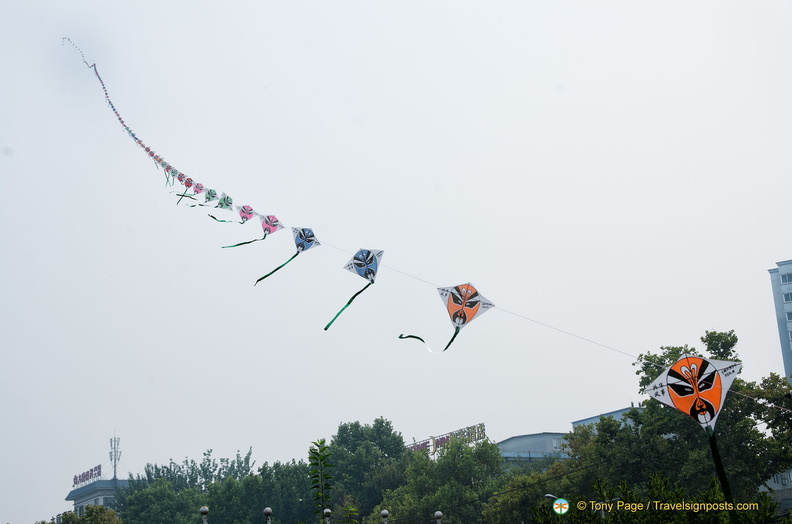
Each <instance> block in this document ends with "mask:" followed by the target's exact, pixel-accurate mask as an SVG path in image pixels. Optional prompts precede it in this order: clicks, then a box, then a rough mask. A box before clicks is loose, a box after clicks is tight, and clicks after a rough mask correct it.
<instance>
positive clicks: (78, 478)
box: [72, 464, 102, 488]
mask: <svg viewBox="0 0 792 524" xmlns="http://www.w3.org/2000/svg"><path fill="white" fill-rule="evenodd" d="M101 477H102V465H101V464H99V465H98V466H94V467H92V468H91V469H89V470H88V471H86V472H84V473H80V474H79V475H75V476H74V479H72V487H73V488H76V487H77V486H82V485H83V484H87V483H88V482H92V481H94V480H99V479H100V478H101Z"/></svg>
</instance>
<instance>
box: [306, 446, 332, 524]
mask: <svg viewBox="0 0 792 524" xmlns="http://www.w3.org/2000/svg"><path fill="white" fill-rule="evenodd" d="M311 444H313V445H312V446H311V447H310V448H309V449H308V465H309V466H310V468H311V470H310V471H309V472H308V478H310V479H311V489H312V490H313V492H314V496H313V498H314V504H315V505H316V510H315V511H314V513H315V514H318V515H319V518H320V519H321V518H322V514H323V512H324V510H325V509H329V508H330V490H331V489H333V486H332V485H331V484H330V481H331V480H333V476H332V475H330V473H329V472H328V471H327V470H328V469H330V468H332V467H333V465H332V464H330V462H329V460H328V458H329V457H330V455H332V453H331V452H330V451H329V450H328V446H327V443H326V442H325V439H319V440H317V441H316V442H312V443H311Z"/></svg>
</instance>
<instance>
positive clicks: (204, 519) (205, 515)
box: [198, 506, 209, 524]
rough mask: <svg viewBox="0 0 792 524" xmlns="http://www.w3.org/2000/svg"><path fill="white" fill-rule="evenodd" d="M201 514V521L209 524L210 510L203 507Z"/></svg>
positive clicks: (200, 510)
mask: <svg viewBox="0 0 792 524" xmlns="http://www.w3.org/2000/svg"><path fill="white" fill-rule="evenodd" d="M198 512H199V513H200V514H201V521H202V522H203V523H204V524H206V523H208V522H209V508H207V507H206V506H201V509H199V510H198Z"/></svg>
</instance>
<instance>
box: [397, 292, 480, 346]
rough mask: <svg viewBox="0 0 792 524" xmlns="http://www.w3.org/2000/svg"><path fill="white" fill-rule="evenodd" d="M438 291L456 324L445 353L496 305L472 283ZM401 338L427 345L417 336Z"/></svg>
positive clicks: (452, 320)
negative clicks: (461, 334) (471, 323)
mask: <svg viewBox="0 0 792 524" xmlns="http://www.w3.org/2000/svg"><path fill="white" fill-rule="evenodd" d="M437 291H438V292H439V293H440V298H442V299H443V302H445V304H446V310H447V311H448V316H449V317H450V318H451V322H452V323H453V324H454V336H452V337H451V340H449V341H448V344H446V347H445V348H443V351H445V350H446V349H448V347H449V346H450V345H451V343H452V342H454V339H455V338H456V337H457V335H458V334H459V331H460V330H461V329H462V328H463V327H465V326H467V325H468V324H469V323H470V322H472V321H473V319H474V318H476V317H477V316H479V315H481V314H482V313H484V312H485V311H487V310H488V309H490V308H492V307H494V306H495V304H493V303H492V302H490V301H489V300H487V299H486V298H484V297H483V296H482V295H481V294H480V293H479V292H478V290H477V289H476V288H475V287H473V285H472V284H471V283H470V282H468V283H467V284H459V285H458V286H453V287H439V288H437ZM399 338H414V339H417V340H420V341H421V342H423V343H424V344H426V342H425V341H424V339H422V338H421V337H419V336H416V335H399ZM428 347H429V346H427V348H428ZM430 351H431V350H430Z"/></svg>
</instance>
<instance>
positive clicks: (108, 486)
mask: <svg viewBox="0 0 792 524" xmlns="http://www.w3.org/2000/svg"><path fill="white" fill-rule="evenodd" d="M126 487H129V481H128V480H119V479H109V480H105V479H99V480H94V481H93V482H90V483H88V484H85V485H83V486H80V487H78V488H76V489H73V490H71V491H70V492H69V494H68V495H66V500H68V501H72V502H74V512H75V513H76V514H77V515H82V514H83V513H85V506H90V505H93V506H108V505H110V506H112V502H113V499H114V498H115V494H116V489H118V488H126Z"/></svg>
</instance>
